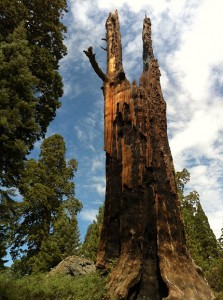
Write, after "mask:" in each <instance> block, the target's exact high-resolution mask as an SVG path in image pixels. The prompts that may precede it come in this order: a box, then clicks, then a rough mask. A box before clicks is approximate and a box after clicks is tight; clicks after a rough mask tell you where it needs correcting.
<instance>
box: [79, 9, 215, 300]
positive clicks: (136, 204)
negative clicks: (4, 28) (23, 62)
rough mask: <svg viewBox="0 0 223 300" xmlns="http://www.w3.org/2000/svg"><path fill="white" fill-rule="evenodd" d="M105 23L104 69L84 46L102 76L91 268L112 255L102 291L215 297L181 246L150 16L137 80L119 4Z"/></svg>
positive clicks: (202, 299) (198, 299) (103, 265)
mask: <svg viewBox="0 0 223 300" xmlns="http://www.w3.org/2000/svg"><path fill="white" fill-rule="evenodd" d="M106 30H107V34H106V41H107V49H106V50H107V72H106V74H104V73H103V72H102V70H101V69H100V67H99V66H98V64H97V61H96V59H95V54H94V53H93V49H92V48H91V47H90V48H89V49H88V50H87V51H84V52H85V54H86V55H87V56H88V58H89V60H90V62H91V65H92V67H93V69H94V71H95V72H96V73H97V75H98V76H99V77H100V78H101V79H102V80H103V93H104V100H105V129H104V130H105V132H104V135H105V136H104V148H105V151H106V199H105V214H104V223H103V227H102V233H101V241H100V247H99V252H98V256H97V268H98V269H102V270H105V271H106V270H108V269H109V268H110V264H111V263H114V261H115V262H117V263H116V265H115V267H114V268H113V269H112V272H111V274H110V277H109V278H110V279H109V282H108V295H107V298H108V299H114V298H115V299H130V300H136V299H138V300H143V299H144V300H145V299H152V300H160V299H168V300H207V299H213V295H212V292H211V290H210V288H209V286H208V284H207V282H206V280H205V278H204V277H203V276H202V274H201V272H199V269H198V268H197V267H196V266H195V264H194V263H193V261H192V259H191V257H190V255H189V253H188V251H187V248H186V241H185V234H184V228H183V223H182V218H181V214H180V208H179V207H180V206H179V200H178V198H177V192H176V183H175V173H174V167H173V161H172V156H171V152H170V148H169V143H168V137H167V122H166V104H165V101H164V99H163V95H162V91H161V86H160V71H159V65H158V62H157V60H156V59H155V58H154V55H153V48H152V39H151V23H150V19H149V18H147V17H145V19H144V24H143V32H142V39H143V72H142V75H141V77H140V83H139V85H137V84H136V82H135V81H134V82H133V83H132V84H130V83H129V81H128V80H127V78H126V76H125V73H124V70H123V66H122V46H121V36H120V31H119V20H118V13H117V11H116V12H115V13H114V14H109V17H108V19H107V22H106Z"/></svg>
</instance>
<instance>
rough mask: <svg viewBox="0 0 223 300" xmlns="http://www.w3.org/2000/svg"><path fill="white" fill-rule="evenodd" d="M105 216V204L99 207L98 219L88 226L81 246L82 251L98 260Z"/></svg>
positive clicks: (92, 258)
mask: <svg viewBox="0 0 223 300" xmlns="http://www.w3.org/2000/svg"><path fill="white" fill-rule="evenodd" d="M103 217H104V205H102V206H101V207H100V208H99V211H98V215H97V216H96V221H95V220H94V221H93V223H92V224H90V225H89V226H88V229H87V233H86V236H85V239H84V243H83V245H82V248H81V253H82V254H83V255H84V256H85V257H87V258H89V259H91V260H93V261H94V262H95V261H96V256H97V251H98V246H99V241H100V234H101V228H102V224H103Z"/></svg>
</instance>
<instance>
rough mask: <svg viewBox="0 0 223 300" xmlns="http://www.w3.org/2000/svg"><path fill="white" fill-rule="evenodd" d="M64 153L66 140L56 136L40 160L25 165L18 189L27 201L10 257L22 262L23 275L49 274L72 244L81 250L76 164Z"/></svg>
mask: <svg viewBox="0 0 223 300" xmlns="http://www.w3.org/2000/svg"><path fill="white" fill-rule="evenodd" d="M65 153H66V148H65V143H64V141H63V138H62V137H61V136H60V135H58V134H55V135H53V136H51V137H49V138H48V139H46V140H44V141H43V143H42V146H41V153H40V157H39V160H38V161H35V160H34V159H31V160H28V161H27V162H26V164H25V170H24V172H23V176H22V179H21V182H20V186H19V188H20V192H21V194H22V196H23V197H24V199H23V201H22V202H21V203H20V205H19V209H20V211H19V212H20V214H18V215H19V219H18V220H17V223H16V225H13V226H12V228H11V244H12V246H11V255H12V257H13V259H14V260H15V259H17V258H21V260H22V265H23V273H31V272H32V271H33V270H35V271H37V270H39V271H41V270H47V269H49V268H50V267H53V265H54V264H56V263H58V259H60V260H61V259H62V258H63V256H64V255H67V253H68V251H67V250H66V249H67V248H69V249H70V248H71V246H70V245H68V244H69V243H70V244H72V243H73V244H72V247H73V248H72V249H74V248H75V247H77V246H78V239H79V231H78V226H77V220H76V214H77V213H78V212H79V211H80V209H81V207H82V206H81V203H80V202H79V201H78V200H77V199H75V197H74V182H73V180H72V179H73V177H74V172H75V171H76V170H77V162H76V160H74V159H72V160H70V161H69V162H68V163H67V162H66V159H65ZM64 226H65V227H66V229H65V228H64ZM65 231H66V235H65ZM63 234H64V235H63ZM61 235H63V236H61ZM69 237H70V240H69V239H68V238H69ZM71 241H72V242H71ZM66 247H67V248H66ZM66 251H67V252H66ZM54 252H55V253H54ZM69 254H70V252H69ZM50 256H54V258H52V257H50ZM40 257H41V260H42V261H41V262H40ZM49 257H50V258H49ZM38 259H39V262H37V261H38ZM44 259H45V261H44Z"/></svg>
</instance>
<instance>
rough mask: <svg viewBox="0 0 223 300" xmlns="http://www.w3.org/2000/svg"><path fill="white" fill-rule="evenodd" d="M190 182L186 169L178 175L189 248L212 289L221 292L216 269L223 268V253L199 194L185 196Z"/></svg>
mask: <svg viewBox="0 0 223 300" xmlns="http://www.w3.org/2000/svg"><path fill="white" fill-rule="evenodd" d="M189 181H190V173H189V172H188V171H187V170H186V169H183V171H181V172H177V173H176V182H177V190H178V196H179V199H180V203H181V211H182V216H183V220H184V227H185V233H186V242H187V246H188V249H189V251H190V253H191V256H192V258H193V259H194V261H195V263H196V264H197V265H198V266H200V267H201V268H202V270H203V271H204V273H205V276H206V277H207V279H208V281H209V284H210V285H211V287H212V288H213V289H215V290H216V289H218V290H219V288H217V285H218V286H219V281H222V279H220V278H219V274H220V273H219V272H218V271H216V268H217V269H218V267H217V266H223V264H222V263H223V261H222V259H221V255H222V251H221V250H220V246H219V243H218V241H217V239H216V237H215V235H214V233H213V231H212V229H211V227H210V225H209V222H208V218H207V216H206V215H205V212H204V210H203V208H202V206H201V203H200V199H199V194H198V193H197V192H196V191H193V192H190V193H189V194H188V195H184V187H185V185H186V183H188V182H189ZM221 268H222V267H221ZM222 270H223V268H222ZM222 287H223V286H222Z"/></svg>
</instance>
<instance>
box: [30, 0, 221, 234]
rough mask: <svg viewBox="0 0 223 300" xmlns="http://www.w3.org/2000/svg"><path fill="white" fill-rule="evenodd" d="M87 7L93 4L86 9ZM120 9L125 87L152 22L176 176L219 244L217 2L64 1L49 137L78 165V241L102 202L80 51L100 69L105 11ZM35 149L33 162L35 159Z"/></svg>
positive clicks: (91, 82) (94, 105) (94, 108)
mask: <svg viewBox="0 0 223 300" xmlns="http://www.w3.org/2000/svg"><path fill="white" fill-rule="evenodd" d="M92 3H93V4H92ZM115 9H118V11H119V19H120V25H121V34H122V46H123V62H124V69H125V72H126V74H127V77H128V79H129V80H130V81H132V80H133V79H136V80H137V81H138V79H139V76H140V73H141V71H142V59H141V56H142V42H141V31H142V23H143V19H144V16H145V14H146V15H147V16H148V17H150V19H151V21H152V36H153V48H154V54H155V56H156V58H157V59H158V61H159V65H160V70H161V85H162V90H163V94H164V99H165V100H166V102H167V118H168V135H169V142H170V147H171V151H172V155H173V159H174V164H175V169H176V170H177V171H180V170H182V169H183V168H187V169H188V170H189V172H190V173H191V182H190V185H189V189H191V190H194V189H195V190H196V191H198V193H199V194H200V199H201V203H202V206H203V208H204V210H205V212H206V214H207V216H208V218H209V222H210V224H211V227H212V229H213V230H214V232H215V234H216V236H217V237H219V235H220V229H221V228H222V227H223V117H222V115H223V73H222V71H223V55H222V53H223V39H222V32H221V31H222V28H223V18H222V11H223V2H222V1H221V0H191V1H187V0H181V1H179V0H166V1H165V0H156V1H153V0H141V1H134V0H130V1H124V0H94V1H92V0H70V1H69V13H68V14H67V15H66V16H65V18H64V21H65V23H66V25H67V27H68V33H67V38H66V45H67V47H68V55H67V56H66V57H65V58H64V59H63V60H62V61H61V69H60V70H61V75H62V76H63V81H64V96H63V98H62V99H61V102H62V107H61V108H60V109H59V110H58V111H57V116H56V118H55V120H54V121H53V122H52V123H51V125H50V127H49V129H48V132H47V136H50V135H52V134H54V133H59V134H61V135H62V136H63V137H64V139H65V141H66V147H67V159H70V158H73V157H74V158H76V159H77V161H78V164H79V167H78V172H77V173H76V177H75V183H76V196H77V198H78V199H79V200H80V201H82V203H83V205H84V208H83V210H82V212H81V213H80V215H79V226H80V230H81V235H82V239H83V237H84V234H85V232H86V229H87V226H88V225H89V224H90V223H91V222H92V220H93V219H94V218H95V215H96V213H97V211H98V207H99V206H100V205H101V204H102V203H103V201H104V193H105V153H104V151H103V110H104V108H103V96H102V92H101V89H100V87H101V86H102V82H101V80H100V79H99V78H98V77H97V75H96V74H95V73H94V71H93V70H92V68H91V66H90V64H89V61H88V59H87V58H86V56H85V55H84V53H83V50H85V49H87V48H88V47H89V46H93V48H94V51H95V53H96V56H97V60H98V62H99V64H100V66H101V67H102V69H103V70H105V68H106V52H105V51H103V50H102V49H101V48H100V46H104V42H103V41H102V40H101V38H103V37H104V36H105V21H106V18H107V16H108V14H109V12H111V11H114V10H115ZM39 145H40V143H37V144H36V147H35V150H34V152H33V155H34V156H35V155H36V154H37V153H38V151H39V150H38V147H39Z"/></svg>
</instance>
